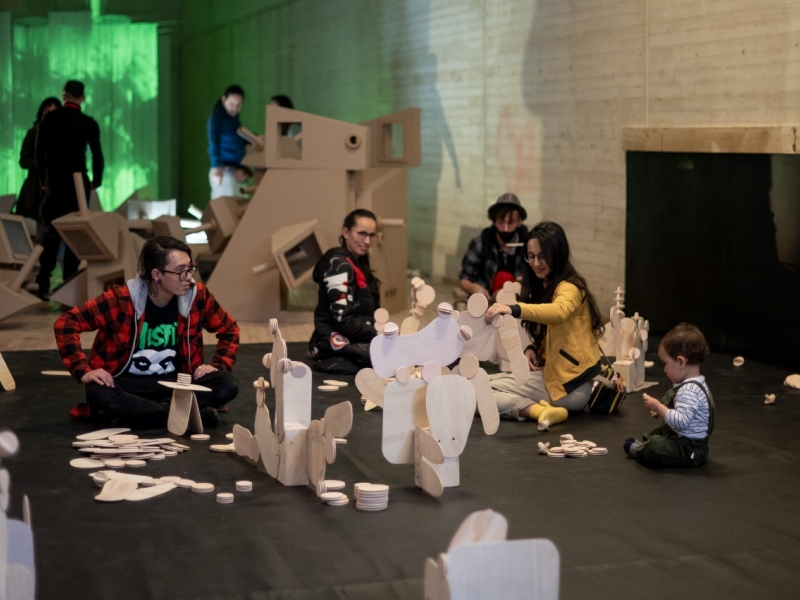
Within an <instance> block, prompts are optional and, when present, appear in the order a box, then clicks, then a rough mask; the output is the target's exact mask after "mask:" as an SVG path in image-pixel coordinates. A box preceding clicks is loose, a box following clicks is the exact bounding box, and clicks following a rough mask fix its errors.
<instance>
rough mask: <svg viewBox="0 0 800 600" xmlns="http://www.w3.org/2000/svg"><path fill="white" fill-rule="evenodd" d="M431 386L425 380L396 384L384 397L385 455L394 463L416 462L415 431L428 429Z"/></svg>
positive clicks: (387, 387) (387, 388)
mask: <svg viewBox="0 0 800 600" xmlns="http://www.w3.org/2000/svg"><path fill="white" fill-rule="evenodd" d="M426 392H427V385H426V383H425V380H423V379H417V378H414V379H410V380H408V381H407V382H406V383H402V382H400V381H393V382H391V383H390V384H389V385H387V386H386V391H385V393H384V395H383V441H382V444H381V449H382V451H383V456H384V458H386V460H388V461H389V462H390V463H392V464H396V465H402V464H409V463H412V462H414V429H415V428H416V427H422V428H423V429H424V428H427V427H428V426H429V423H428V413H427V409H426V406H425V395H426Z"/></svg>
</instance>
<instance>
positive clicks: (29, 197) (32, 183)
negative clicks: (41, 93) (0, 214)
mask: <svg viewBox="0 0 800 600" xmlns="http://www.w3.org/2000/svg"><path fill="white" fill-rule="evenodd" d="M59 108H61V101H60V100H59V99H58V98H56V97H55V96H50V97H49V98H45V99H44V100H43V101H42V103H41V104H40V105H39V110H38V111H36V120H35V121H34V122H33V127H31V128H30V129H28V133H26V134H25V139H24V140H22V149H21V150H20V152H19V166H20V167H22V168H23V169H27V170H28V176H27V177H26V178H25V182H24V183H23V184H22V189H21V190H20V191H19V196H18V197H17V202H16V204H15V205H14V206H15V208H14V212H15V213H17V214H18V215H22V216H23V217H28V218H30V219H33V220H34V221H36V222H37V223H40V222H41V220H42V216H41V214H40V213H39V208H40V204H41V203H42V188H41V184H40V183H39V171H38V169H37V168H36V137H37V136H38V135H39V123H41V122H42V119H43V118H44V116H45V115H46V114H47V113H49V112H50V111H52V110H58V109H59Z"/></svg>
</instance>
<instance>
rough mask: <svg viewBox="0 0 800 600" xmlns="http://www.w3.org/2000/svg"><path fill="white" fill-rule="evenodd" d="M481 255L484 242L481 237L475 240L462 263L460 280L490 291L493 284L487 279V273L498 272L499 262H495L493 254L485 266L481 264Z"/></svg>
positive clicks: (468, 248)
mask: <svg viewBox="0 0 800 600" xmlns="http://www.w3.org/2000/svg"><path fill="white" fill-rule="evenodd" d="M481 254H483V242H482V240H481V236H480V235H479V236H477V237H476V238H473V239H472V240H471V241H470V243H469V246H468V247H467V252H466V253H465V254H464V258H463V259H462V261H461V273H459V275H458V278H459V279H466V280H467V281H471V282H472V283H477V284H478V285H480V286H482V287H484V288H486V289H489V287H490V286H491V282H490V281H489V280H488V278H487V277H486V273H494V272H495V271H497V261H496V259H494V260H493V255H492V253H489V256H488V257H487V260H486V263H485V264H484V263H482V262H481Z"/></svg>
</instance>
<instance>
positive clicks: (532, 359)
mask: <svg viewBox="0 0 800 600" xmlns="http://www.w3.org/2000/svg"><path fill="white" fill-rule="evenodd" d="M525 358H527V359H528V368H529V369H530V370H531V371H541V370H542V367H540V366H539V359H538V358H536V352H534V351H533V348H528V349H527V350H525Z"/></svg>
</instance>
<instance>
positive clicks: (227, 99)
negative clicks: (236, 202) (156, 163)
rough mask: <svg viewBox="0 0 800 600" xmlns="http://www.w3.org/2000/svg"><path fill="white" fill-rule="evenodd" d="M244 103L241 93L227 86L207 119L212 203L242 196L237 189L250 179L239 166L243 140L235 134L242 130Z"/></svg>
mask: <svg viewBox="0 0 800 600" xmlns="http://www.w3.org/2000/svg"><path fill="white" fill-rule="evenodd" d="M243 102H244V90H243V89H242V88H241V86H238V85H229V86H228V87H227V89H226V90H225V93H224V94H222V96H221V97H220V99H219V100H217V103H216V104H215V105H214V110H213V112H212V113H211V116H210V117H208V123H207V124H206V130H207V132H208V156H209V158H210V159H211V171H209V174H208V182H209V184H210V185H211V199H212V200H213V199H214V198H219V197H220V196H241V193H240V192H239V189H240V188H241V186H242V184H243V183H245V182H246V181H247V179H248V178H249V177H250V171H249V169H248V168H247V167H244V166H242V164H241V162H242V159H243V158H244V154H245V144H246V142H245V140H244V138H242V137H241V136H240V135H239V134H238V133H237V130H238V129H239V127H240V126H241V122H240V121H239V112H241V110H242V103H243Z"/></svg>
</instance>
